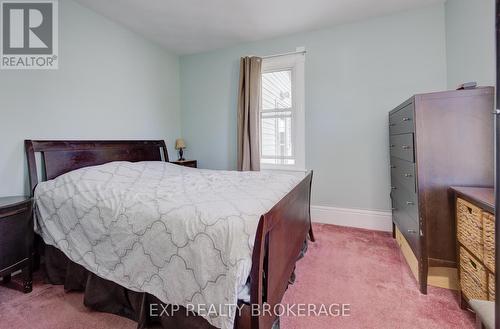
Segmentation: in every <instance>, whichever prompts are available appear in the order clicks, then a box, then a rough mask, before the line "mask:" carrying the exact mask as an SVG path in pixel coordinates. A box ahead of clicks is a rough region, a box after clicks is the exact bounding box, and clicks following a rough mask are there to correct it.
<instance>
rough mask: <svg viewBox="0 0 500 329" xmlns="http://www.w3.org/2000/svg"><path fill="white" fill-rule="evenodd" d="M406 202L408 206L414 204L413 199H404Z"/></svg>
mask: <svg viewBox="0 0 500 329" xmlns="http://www.w3.org/2000/svg"><path fill="white" fill-rule="evenodd" d="M406 204H407V205H409V206H410V205H414V204H415V203H413V201H406Z"/></svg>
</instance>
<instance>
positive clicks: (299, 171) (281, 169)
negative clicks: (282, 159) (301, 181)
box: [260, 166, 307, 175]
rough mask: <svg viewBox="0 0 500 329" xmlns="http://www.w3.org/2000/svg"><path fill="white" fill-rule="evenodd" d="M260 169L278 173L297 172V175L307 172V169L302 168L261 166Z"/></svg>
mask: <svg viewBox="0 0 500 329" xmlns="http://www.w3.org/2000/svg"><path fill="white" fill-rule="evenodd" d="M260 171H263V172H276V173H283V174H285V173H288V174H295V175H305V174H306V173H307V169H300V168H279V167H262V166H261V168H260Z"/></svg>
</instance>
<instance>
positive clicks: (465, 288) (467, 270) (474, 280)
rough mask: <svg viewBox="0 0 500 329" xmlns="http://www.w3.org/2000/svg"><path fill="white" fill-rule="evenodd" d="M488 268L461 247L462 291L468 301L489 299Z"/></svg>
mask: <svg viewBox="0 0 500 329" xmlns="http://www.w3.org/2000/svg"><path fill="white" fill-rule="evenodd" d="M486 280H487V275H486V268H485V267H484V266H483V265H482V264H481V263H479V262H478V261H477V260H476V259H475V258H474V257H473V256H472V255H471V254H469V252H468V251H467V250H465V249H464V248H463V247H460V289H461V290H462V293H463V294H464V295H465V296H466V297H467V298H468V299H482V300H487V299H488V292H487V289H488V285H487V282H486Z"/></svg>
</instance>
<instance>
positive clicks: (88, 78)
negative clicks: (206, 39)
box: [0, 0, 180, 196]
mask: <svg viewBox="0 0 500 329" xmlns="http://www.w3.org/2000/svg"><path fill="white" fill-rule="evenodd" d="M59 10H60V13H59V19H60V20H59V47H60V49H59V57H60V63H59V70H56V71H0V141H1V143H0V196H4V195H16V194H22V193H24V192H27V191H28V188H27V179H26V175H27V174H26V173H27V171H26V165H25V163H26V160H25V155H24V145H23V140H24V139H27V138H28V139H52V138H54V139H145V138H154V139H164V138H166V139H167V140H168V141H170V143H169V145H173V144H172V143H173V141H174V139H175V138H176V137H177V136H179V135H180V113H179V93H180V92H179V60H178V57H177V56H174V55H171V54H169V53H168V52H165V51H164V50H163V49H161V48H160V47H158V46H156V45H153V44H152V43H150V42H148V41H146V40H145V39H144V38H142V37H141V36H138V35H136V34H135V33H132V32H130V31H128V30H126V29H125V28H123V27H121V26H119V25H117V24H115V23H113V22H111V21H109V20H108V19H105V18H103V17H102V16H99V15H98V14H96V13H94V12H92V11H90V10H88V9H86V8H84V7H81V6H80V5H78V4H76V3H75V2H73V1H70V0H64V1H59ZM170 151H171V152H173V150H170Z"/></svg>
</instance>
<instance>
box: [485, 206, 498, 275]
mask: <svg viewBox="0 0 500 329" xmlns="http://www.w3.org/2000/svg"><path fill="white" fill-rule="evenodd" d="M483 244H484V249H483V250H484V256H483V262H484V265H485V266H486V267H487V268H488V269H489V270H490V271H491V272H493V273H495V216H493V215H492V214H490V213H487V212H483Z"/></svg>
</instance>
